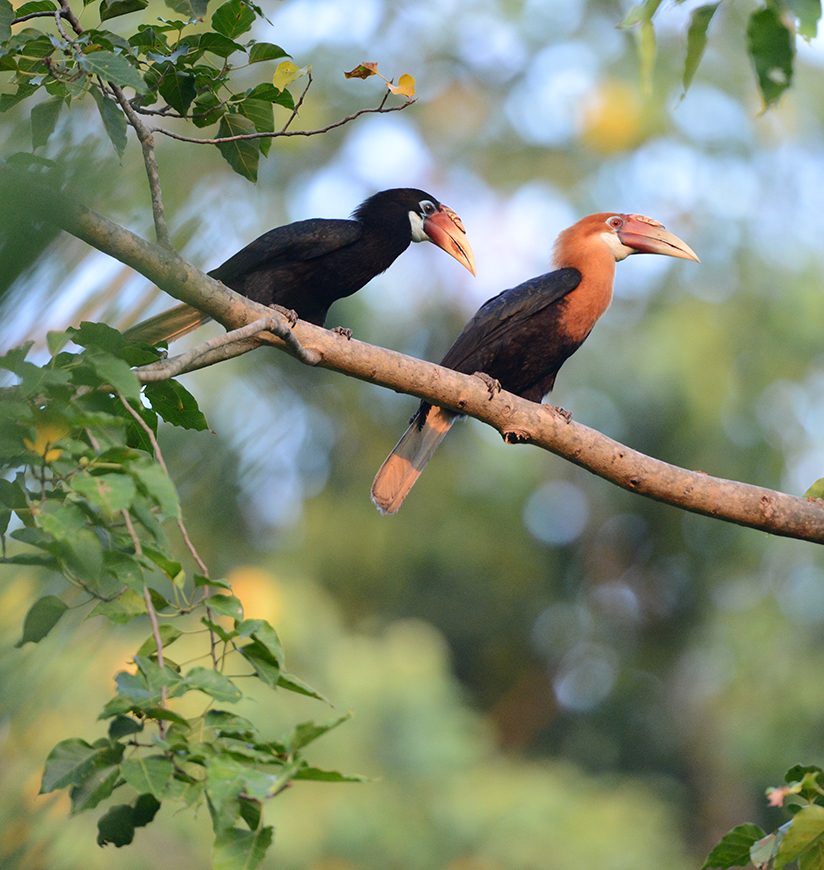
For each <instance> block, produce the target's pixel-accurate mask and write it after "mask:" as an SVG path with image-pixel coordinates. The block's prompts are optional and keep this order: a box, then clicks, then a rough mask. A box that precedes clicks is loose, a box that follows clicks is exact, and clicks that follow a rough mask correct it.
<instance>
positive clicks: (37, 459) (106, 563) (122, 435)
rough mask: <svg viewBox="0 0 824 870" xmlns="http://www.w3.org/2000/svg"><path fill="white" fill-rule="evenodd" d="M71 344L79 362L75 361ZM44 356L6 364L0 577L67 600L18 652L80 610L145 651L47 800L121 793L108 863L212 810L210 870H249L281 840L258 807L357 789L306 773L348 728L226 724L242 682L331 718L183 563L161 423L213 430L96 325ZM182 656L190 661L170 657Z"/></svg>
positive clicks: (265, 642) (257, 629)
mask: <svg viewBox="0 0 824 870" xmlns="http://www.w3.org/2000/svg"><path fill="white" fill-rule="evenodd" d="M69 342H74V344H75V345H77V346H78V347H79V348H80V350H79V351H70V350H67V349H66V347H67V345H68V344H69ZM48 344H49V348H50V351H51V353H52V356H51V358H50V359H49V360H48V362H46V363H45V364H44V365H38V364H36V363H35V362H33V361H31V360H30V359H29V358H28V356H29V352H30V348H29V347H23V348H18V349H15V350H12V351H10V352H9V353H7V354H6V355H5V356H3V357H0V369H2V370H4V371H5V372H7V373H8V374H9V375H11V376H12V378H13V379H14V381H15V383H14V385H13V386H10V387H6V388H4V390H3V393H4V394H3V407H4V413H3V415H2V416H0V545H1V546H2V556H0V563H5V564H11V565H38V566H42V567H44V568H47V569H51V570H52V571H55V572H57V573H58V574H60V575H62V576H63V577H64V578H65V580H66V581H67V582H68V584H69V587H70V588H69V589H68V590H67V592H66V593H65V594H63V595H54V594H50V595H45V596H43V597H41V598H40V599H39V600H38V601H36V602H35V603H34V604H33V605H32V607H31V608H30V610H29V612H28V614H27V616H26V618H25V623H24V626H23V633H22V637H21V639H20V641H19V642H18V646H22V645H24V644H27V643H38V642H39V641H41V640H42V639H43V638H44V637H46V636H47V635H48V634H49V632H50V631H52V630H53V629H54V627H55V626H56V625H57V624H58V622H59V621H60V620H61V618H63V616H64V614H66V613H67V612H68V611H69V610H71V609H74V608H77V609H84V610H85V612H86V613H87V615H88V616H103V617H105V618H107V619H108V620H110V621H111V622H113V623H118V624H123V623H128V622H132V621H133V620H137V619H140V618H146V617H148V621H149V624H150V626H151V633H150V634H149V635H148V637H146V638H145V640H144V641H143V642H142V643H141V644H140V646H139V647H138V648H137V649H136V651H135V653H134V656H133V659H132V661H133V668H131V669H129V670H124V671H121V672H120V673H118V674H117V675H116V677H115V686H116V690H115V693H114V696H113V697H112V698H111V699H110V700H109V701H108V703H106V705H105V706H104V707H103V709H102V711H101V713H100V716H99V718H100V719H103V720H108V722H109V726H108V736H107V737H104V738H100V739H97V740H92V741H89V740H86V739H81V738H70V739H66V740H62V741H61V742H60V743H58V745H57V746H56V747H55V748H54V749H53V750H52V752H51V754H50V755H49V757H48V760H47V762H46V768H45V772H44V775H43V781H42V786H41V792H42V793H47V792H52V791H55V790H56V789H61V788H66V789H69V790H70V796H71V805H72V812H73V813H77V812H81V811H84V810H92V809H94V808H96V807H98V806H99V805H100V804H101V803H103V802H104V801H109V799H110V798H111V797H112V796H113V795H114V793H115V792H118V798H121V801H122V799H123V797H125V802H120V803H117V804H114V805H109V806H108V808H107V809H106V811H105V812H104V813H103V815H102V816H101V817H100V819H99V822H98V838H97V842H98V843H99V844H100V845H101V846H104V845H107V844H114V845H115V846H125V845H127V844H129V843H131V842H132V840H133V838H134V835H135V831H136V829H138V828H140V827H143V826H145V825H147V824H149V823H150V822H151V821H152V820H153V818H154V817H155V815H156V813H157V812H158V810H159V809H160V807H161V806H162V805H163V803H164V802H176V803H177V804H179V805H182V806H183V807H184V808H190V809H194V808H195V807H197V806H198V805H200V804H202V803H204V802H205V803H206V804H207V806H208V808H209V812H210V814H211V818H212V822H213V828H214V832H215V845H214V860H215V864H216V866H221V867H227V868H231V867H254V866H256V865H257V864H258V863H259V861H260V860H261V858H262V857H263V854H264V853H265V851H266V848H267V847H268V845H269V844H270V842H271V840H272V828H271V827H269V826H266V825H264V824H263V822H262V807H263V802H264V801H265V800H267V799H268V798H271V797H274V796H276V795H277V794H279V793H280V792H282V791H283V789H285V788H286V787H287V786H288V785H289V784H290V783H292V782H295V781H300V780H316V781H323V782H352V781H358V780H359V779H360V777H351V776H346V775H344V774H341V773H338V772H336V771H329V770H321V769H319V768H316V767H313V766H312V765H310V764H309V763H308V762H307V761H306V759H305V758H304V755H303V751H304V749H305V747H306V746H308V745H309V744H310V743H312V742H313V741H314V740H316V739H317V738H319V737H321V736H322V735H323V734H325V733H326V732H327V731H329V730H330V729H331V728H334V727H336V726H337V725H339V724H341V722H343V721H345V719H346V718H347V717H342V718H338V719H336V720H335V721H332V722H330V723H327V724H320V725H316V724H314V723H311V722H309V723H303V724H301V725H298V726H297V727H296V728H294V729H293V730H292V732H291V733H290V734H288V735H287V736H286V737H285V738H284V739H282V740H277V741H272V740H269V739H266V738H264V737H263V736H262V735H261V734H260V733H259V731H258V730H257V728H256V726H255V725H254V724H253V723H252V722H251V721H249V720H247V719H245V718H242V717H240V716H238V715H235V714H234V713H232V712H230V711H229V710H226V709H223V708H222V706H221V707H218V706H216V705H226V704H236V703H238V702H240V701H242V700H243V699H244V697H245V692H244V691H243V689H242V688H241V685H242V684H244V681H247V680H252V681H253V682H254V683H257V684H258V685H260V684H263V685H264V686H266V687H268V688H269V689H272V690H285V691H287V692H292V693H297V694H300V695H303V696H306V697H310V698H314V699H316V700H319V701H322V702H325V703H328V702H326V700H325V699H324V698H323V696H322V695H320V694H319V693H318V692H317V691H316V690H314V689H313V688H311V687H310V686H308V685H307V684H306V683H304V682H303V681H302V680H300V679H299V678H298V677H296V676H294V675H293V674H290V673H288V672H287V670H286V666H285V656H284V652H283V648H282V646H281V644H280V640H279V638H278V635H277V633H276V631H275V629H274V628H273V627H272V626H271V625H270V624H269V623H268V622H266V621H265V620H260V619H247V618H245V615H244V612H243V606H242V603H241V602H240V600H239V599H238V598H237V597H235V596H234V595H233V594H232V590H231V587H230V585H229V584H228V583H227V582H226V581H224V580H220V579H214V578H209V577H208V576H206V573H207V572H206V568H205V565H203V563H202V562H201V561H200V559H199V556H197V553H196V551H194V550H192V556H193V558H194V560H195V562H196V564H197V570H196V571H193V572H191V574H190V573H189V572H187V570H186V569H185V568H184V565H183V564H182V563H181V562H180V561H179V560H178V558H176V556H175V554H174V553H173V551H172V547H171V544H170V541H169V535H168V530H169V528H170V527H172V528H173V527H174V526H172V525H171V524H172V522H173V521H174V522H176V523H177V525H178V526H179V528H180V530H181V532H184V531H185V529H184V526H183V518H182V515H181V511H180V505H179V501H178V496H177V492H176V489H175V486H174V484H173V482H172V480H171V479H170V478H169V476H168V473H167V471H166V467H165V463H164V461H163V457H162V455H161V453H160V449H159V447H158V443H157V439H156V433H157V429H158V425H159V422H160V421H161V420H163V421H165V422H167V423H169V424H171V425H174V426H179V427H183V428H186V429H204V428H205V427H206V425H207V424H206V420H205V418H204V417H203V414H202V413H201V412H200V410H199V408H198V406H197V402H196V401H195V399H194V397H193V396H192V395H191V394H190V393H189V392H188V391H187V390H186V389H185V388H184V387H183V386H182V385H180V384H179V383H177V382H174V381H166V382H161V383H156V384H152V385H150V386H148V387H146V388H145V390H144V391H143V392H142V393H141V388H140V385H139V383H138V381H137V378H136V377H135V375H134V373H133V371H132V368H131V367H132V366H134V365H140V364H145V363H149V362H153V361H155V360H157V359H158V352H157V351H156V350H155V349H153V348H149V347H148V346H146V345H141V344H135V343H129V342H127V341H126V340H125V339H124V338H123V336H122V335H121V334H120V333H119V332H117V331H116V330H114V329H112V328H110V327H108V326H105V325H103V324H93V323H84V324H82V325H81V326H80V327H79V328H77V329H69V330H67V331H65V332H61V333H51V334H49V336H48ZM183 537H184V539H185V538H187V536H186V535H185V533H184V535H183ZM161 623H162V624H161ZM173 645H175V646H174V649H178V648H180V649H182V650H183V651H184V653H185V656H186V660H184V661H177V660H175V659H172V658H170V657H169V655H168V653H167V651H168V649H169V648H172V647H173ZM229 669H231V675H229V673H227V670H229ZM246 684H247V685H248V683H246ZM193 693H196V694H195V697H197V696H198V695H199V696H202V697H203V698H204V706H203V709H202V711H201V712H200V713H199V714H197V715H195V716H190V715H186V716H184V715H183V714H182V713H181V712H178V711H176V710H175V702H176V701H177V699H180V698H183V697H184V696H190V698H189V699H188V700H187V704H186V710H191V709H192V704H191V696H192V695H193Z"/></svg>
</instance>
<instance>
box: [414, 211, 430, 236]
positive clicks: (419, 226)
mask: <svg viewBox="0 0 824 870" xmlns="http://www.w3.org/2000/svg"><path fill="white" fill-rule="evenodd" d="M409 226H410V227H411V228H412V241H413V242H428V241H430V238H429V236H428V235H427V234H426V233H425V232H424V228H423V218H422V217H421V216H420V215H419V214H418V213H417V212H416V211H410V212H409Z"/></svg>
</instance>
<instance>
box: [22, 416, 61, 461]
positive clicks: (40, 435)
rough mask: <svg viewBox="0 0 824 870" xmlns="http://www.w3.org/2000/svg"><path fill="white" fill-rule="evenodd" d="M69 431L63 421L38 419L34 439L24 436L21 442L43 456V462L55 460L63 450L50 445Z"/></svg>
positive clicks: (28, 448)
mask: <svg viewBox="0 0 824 870" xmlns="http://www.w3.org/2000/svg"><path fill="white" fill-rule="evenodd" d="M68 432H69V428H68V426H66V425H65V424H64V423H60V422H57V421H50V420H38V422H37V424H36V426H35V430H34V440H33V441H32V439H31V438H24V439H23V444H24V445H25V447H26V449H27V450H31V452H32V453H36V454H37V455H38V456H42V457H43V461H44V462H47V463H48V462H55V461H57V460H58V459H60V455H61V454H62V453H63V451H62V450H61V449H60V448H59V447H52V446H51V445H52V444H54V442H55V441H59V440H60V439H61V438H63V437H64V436H65V435H67V434H68Z"/></svg>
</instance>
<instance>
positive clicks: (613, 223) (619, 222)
mask: <svg viewBox="0 0 824 870" xmlns="http://www.w3.org/2000/svg"><path fill="white" fill-rule="evenodd" d="M623 225H624V219H623V218H622V217H618V215H613V216H612V217H611V218H607V226H610V227H612V228H613V229H614V230H620V229H621V227H622V226H623Z"/></svg>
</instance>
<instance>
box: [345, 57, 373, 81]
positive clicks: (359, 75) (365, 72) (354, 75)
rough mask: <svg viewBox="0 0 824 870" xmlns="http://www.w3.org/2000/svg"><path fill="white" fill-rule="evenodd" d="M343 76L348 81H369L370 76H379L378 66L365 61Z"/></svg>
mask: <svg viewBox="0 0 824 870" xmlns="http://www.w3.org/2000/svg"><path fill="white" fill-rule="evenodd" d="M343 75H344V77H345V78H347V79H368V78H369V76H376V75H379V73H378V65H377V64H376V63H373V62H371V61H366V60H365V61H364V62H363V63H359V64H358V65H357V66H356V67H355V68H354V69H350V70H349V72H345V73H344V74H343Z"/></svg>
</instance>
